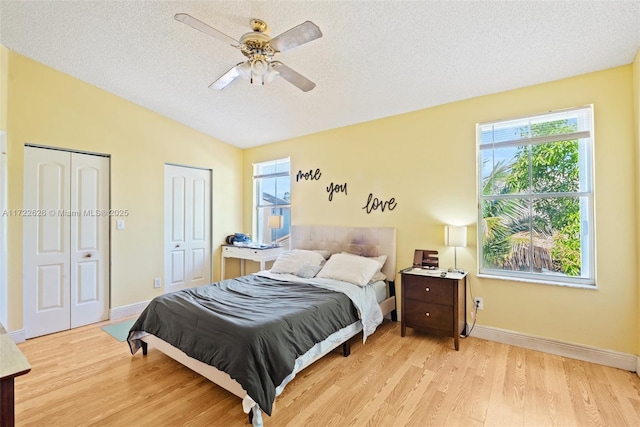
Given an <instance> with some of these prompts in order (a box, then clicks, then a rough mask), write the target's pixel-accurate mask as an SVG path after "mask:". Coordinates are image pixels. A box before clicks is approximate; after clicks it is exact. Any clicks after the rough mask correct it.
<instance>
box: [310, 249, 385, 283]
mask: <svg viewBox="0 0 640 427" xmlns="http://www.w3.org/2000/svg"><path fill="white" fill-rule="evenodd" d="M380 268H381V267H380V263H379V262H378V261H377V260H373V259H369V258H365V257H361V256H358V255H351V254H333V255H331V258H329V260H328V261H327V262H326V264H325V265H324V266H323V267H322V270H320V272H319V273H318V274H317V275H316V277H318V278H324V279H334V280H342V281H343V282H349V283H353V284H354V285H358V286H365V285H367V283H369V281H370V280H371V278H372V277H373V275H374V274H376V272H377V271H378V270H379V269H380Z"/></svg>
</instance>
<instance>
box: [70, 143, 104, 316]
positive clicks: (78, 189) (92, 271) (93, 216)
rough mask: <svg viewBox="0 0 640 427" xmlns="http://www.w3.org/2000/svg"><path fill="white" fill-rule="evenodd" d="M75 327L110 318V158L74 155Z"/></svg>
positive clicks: (73, 300)
mask: <svg viewBox="0 0 640 427" xmlns="http://www.w3.org/2000/svg"><path fill="white" fill-rule="evenodd" d="M71 174H72V175H71V176H72V179H71V183H72V185H71V212H73V213H78V215H73V216H71V224H70V225H71V327H72V328H75V327H78V326H83V325H88V324H90V323H96V322H100V321H102V320H107V319H108V318H109V215H108V214H109V159H108V158H106V157H100V156H91V155H86V154H78V153H72V155H71Z"/></svg>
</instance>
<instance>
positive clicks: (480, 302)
mask: <svg viewBox="0 0 640 427" xmlns="http://www.w3.org/2000/svg"><path fill="white" fill-rule="evenodd" d="M473 302H474V303H475V304H476V307H477V308H478V310H484V299H483V298H482V297H475V298H473Z"/></svg>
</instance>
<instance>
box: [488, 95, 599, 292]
mask: <svg viewBox="0 0 640 427" xmlns="http://www.w3.org/2000/svg"><path fill="white" fill-rule="evenodd" d="M563 114H564V115H567V116H570V115H572V114H575V115H576V117H583V118H584V120H586V122H587V123H588V126H586V130H584V129H582V130H576V131H575V132H568V133H560V134H556V135H542V136H533V137H532V136H531V134H530V133H529V135H528V136H527V137H521V138H514V139H511V140H506V141H500V142H495V143H491V142H489V143H487V142H484V143H483V141H482V139H483V135H482V133H483V132H482V129H483V128H486V127H488V126H496V125H498V126H499V125H505V124H508V123H509V122H518V121H527V122H528V124H529V125H528V126H529V128H528V129H529V131H530V130H531V128H532V126H531V124H532V123H539V122H540V121H542V122H546V123H552V122H554V121H557V120H558V119H554V116H561V115H563ZM545 118H547V120H546V121H545V120H544V119H545ZM594 138H595V135H594V120H593V105H585V106H581V107H576V108H569V109H563V110H554V111H549V112H545V113H540V114H532V115H526V116H521V117H512V118H508V119H501V120H493V121H489V122H483V123H477V124H476V149H477V175H476V177H477V185H476V191H477V203H478V208H477V209H478V227H477V253H478V258H477V272H478V276H479V277H490V278H495V279H505V280H513V281H522V282H532V283H543V284H552V285H563V286H573V287H584V288H588V289H596V243H595V228H596V225H595V178H594V175H595V157H594V150H595V141H594ZM570 140H577V141H578V159H577V161H578V168H579V177H578V186H579V188H578V189H577V190H578V191H569V192H555V193H554V192H549V191H547V192H538V193H536V192H535V191H534V190H533V187H534V183H533V169H532V161H531V159H532V157H531V153H532V148H533V146H534V145H541V144H552V143H557V142H561V141H570ZM504 147H512V148H517V147H526V150H527V151H528V153H529V160H528V162H529V171H528V179H529V182H530V184H529V188H528V191H526V192H523V191H521V192H516V193H507V194H496V193H494V192H492V193H493V194H484V191H483V189H484V184H485V180H484V178H485V177H484V176H483V172H484V170H483V168H484V164H483V151H484V150H491V151H492V157H494V163H493V168H495V166H496V164H497V163H496V162H495V150H496V148H504ZM493 170H494V169H492V171H493ZM560 197H571V198H575V199H577V201H578V203H579V207H580V209H579V213H580V227H581V228H580V230H581V236H580V240H581V242H580V250H581V254H582V259H581V269H582V271H581V275H580V276H570V275H567V274H563V273H557V272H550V271H549V272H544V271H542V272H535V271H533V270H534V268H533V266H530V267H529V270H528V271H519V270H508V269H500V268H492V267H485V266H484V265H483V263H484V253H483V246H484V245H483V234H484V231H485V230H484V223H485V221H484V215H483V213H484V212H483V211H484V209H483V207H484V202H486V201H487V200H500V199H504V200H507V199H521V200H525V201H527V202H528V204H529V212H530V213H533V212H534V208H533V203H534V201H535V200H541V199H545V198H560ZM528 221H529V225H530V226H529V231H528V232H529V233H530V235H531V240H530V241H531V242H532V243H533V233H532V229H533V227H531V224H532V223H533V215H530V216H529V218H528ZM585 222H586V227H585ZM585 231H586V236H585ZM531 247H532V244H530V246H529V249H528V250H529V251H531ZM585 251H586V254H585V253H584V252H585ZM585 260H586V266H585V265H584V264H585Z"/></svg>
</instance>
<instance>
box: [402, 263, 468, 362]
mask: <svg viewBox="0 0 640 427" xmlns="http://www.w3.org/2000/svg"><path fill="white" fill-rule="evenodd" d="M442 273H443V271H433V270H424V269H414V268H407V269H404V270H402V271H401V272H400V274H401V278H402V315H401V322H402V323H401V334H402V336H403V337H404V336H405V334H406V331H407V326H408V327H410V328H414V329H418V330H420V331H423V332H427V333H430V334H435V335H446V336H450V337H451V336H452V337H453V340H454V344H455V348H456V350H459V349H460V334H463V333H465V332H466V323H467V322H466V316H465V313H466V310H467V273H446V275H445V276H444V277H441V274H442Z"/></svg>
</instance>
